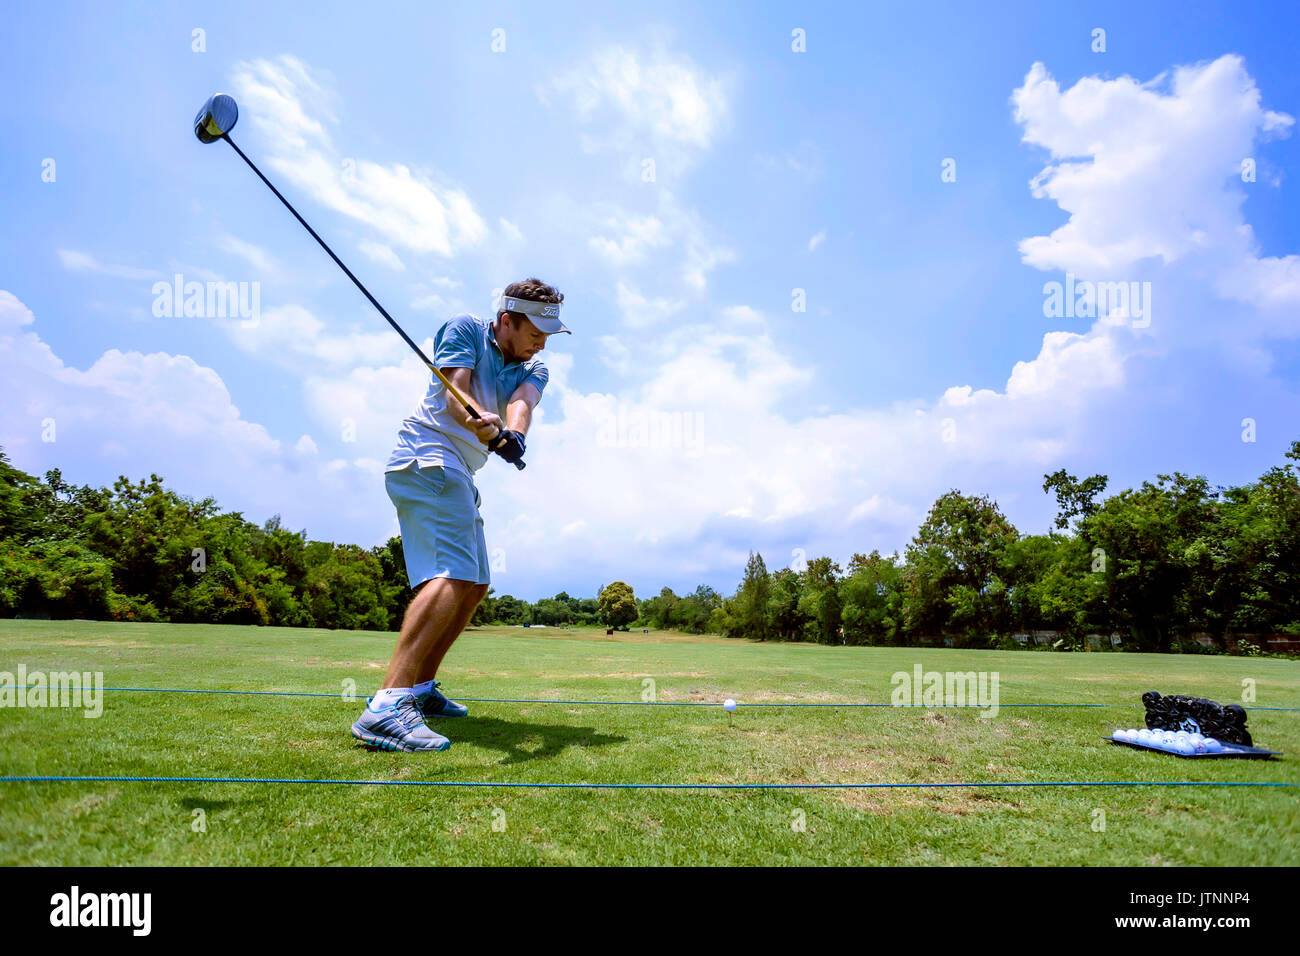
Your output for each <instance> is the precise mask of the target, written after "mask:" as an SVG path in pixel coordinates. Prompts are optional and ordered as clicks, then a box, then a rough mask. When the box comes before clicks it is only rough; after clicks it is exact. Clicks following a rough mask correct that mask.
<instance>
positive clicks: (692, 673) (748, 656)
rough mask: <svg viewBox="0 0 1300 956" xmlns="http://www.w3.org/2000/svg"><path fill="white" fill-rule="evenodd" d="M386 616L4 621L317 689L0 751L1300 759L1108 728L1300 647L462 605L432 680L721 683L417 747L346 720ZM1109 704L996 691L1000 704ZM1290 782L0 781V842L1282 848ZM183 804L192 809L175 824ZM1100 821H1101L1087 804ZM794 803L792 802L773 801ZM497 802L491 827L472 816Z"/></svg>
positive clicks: (610, 774) (756, 767)
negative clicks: (754, 635) (971, 693)
mask: <svg viewBox="0 0 1300 956" xmlns="http://www.w3.org/2000/svg"><path fill="white" fill-rule="evenodd" d="M393 640H394V636H393V635H390V634H376V633H369V632H338V631H320V630H290V629H275V628H253V627H226V626H217V625H165V624H106V623H91V622H67V621H58V622H49V621H45V622H41V621H0V670H4V671H10V672H14V671H16V670H17V668H18V665H19V664H25V665H26V667H27V669H28V670H29V671H32V670H44V671H69V670H78V671H82V670H90V671H102V672H103V674H104V681H105V684H106V685H108V686H129V687H186V688H207V689H230V690H235V689H238V690H279V691H315V692H322V693H329V694H339V695H340V696H339V697H337V698H336V697H299V698H295V697H259V696H223V695H207V694H153V693H127V692H106V694H105V709H104V713H103V716H101V717H100V718H98V719H93V720H90V719H85V718H84V717H83V716H81V713H80V712H79V711H75V710H71V709H58V708H47V709H26V708H23V709H4V710H0V774H3V775H34V774H57V775H138V776H205V777H290V778H304V779H306V778H332V779H340V778H342V779H361V780H463V781H539V782H540V781H546V782H589V783H625V782H626V783H696V782H699V783H765V782H786V783H817V782H848V783H907V782H964V781H977V782H991V781H1018V780H1027V781H1050V780H1073V781H1101V780H1154V781H1161V780H1163V781H1169V780H1196V781H1287V782H1291V783H1295V782H1298V781H1300V772H1298V770H1297V759H1296V754H1297V753H1298V752H1300V713H1298V712H1281V711H1264V710H1255V711H1252V712H1251V715H1250V728H1251V730H1252V732H1253V733H1254V735H1255V737H1256V740H1257V741H1258V742H1259V743H1261V744H1263V745H1265V746H1268V747H1270V748H1272V749H1274V750H1282V751H1286V752H1287V753H1288V756H1286V757H1284V758H1283V759H1281V760H1276V761H1270V762H1263V761H1246V760H1181V759H1178V758H1176V757H1173V756H1167V755H1162V754H1156V753H1143V752H1137V751H1133V750H1130V749H1128V748H1122V747H1115V746H1112V745H1110V744H1107V743H1106V742H1104V741H1103V740H1101V737H1102V736H1103V735H1104V734H1107V733H1109V732H1110V731H1111V730H1112V729H1113V728H1115V727H1130V726H1139V725H1141V723H1142V708H1141V703H1140V700H1139V697H1140V695H1141V693H1142V692H1143V691H1145V690H1149V689H1156V690H1159V691H1161V692H1162V693H1191V694H1196V695H1199V696H1206V697H1213V698H1215V699H1217V700H1221V701H1225V702H1230V701H1236V700H1239V699H1240V697H1241V689H1242V680H1243V679H1244V678H1250V679H1253V680H1254V681H1255V682H1256V693H1257V697H1258V699H1257V701H1256V706H1259V707H1268V706H1271V707H1296V706H1300V681H1298V680H1297V678H1298V677H1300V663H1297V662H1294V661H1286V660H1276V659H1250V658H1228V657H1208V656H1157V655H1139V654H1099V653H1093V654H1052V653H1041V652H1039V653H1034V652H987V651H986V652H979V651H960V650H943V649H913V648H843V647H841V648H829V647H816V646H804V645H781V644H774V645H760V644H750V643H740V642H735V641H724V640H719V639H709V638H690V637H685V636H683V635H678V634H671V633H653V634H650V635H643V634H641V633H637V632H634V633H631V634H626V635H623V634H620V635H618V636H617V637H616V638H610V637H606V636H605V634H604V631H603V630H579V629H575V630H574V631H571V632H565V631H557V630H547V631H536V630H530V631H523V630H521V629H518V628H504V627H494V628H481V629H476V630H471V631H469V632H467V633H466V634H465V635H464V636H463V637H462V638H461V640H460V641H459V642H458V643H457V644H456V646H455V647H454V648H453V649H452V652H451V653H450V655H449V656H448V658H447V661H446V663H445V665H444V669H443V674H442V679H443V680H444V682H445V687H444V689H445V690H448V691H449V692H450V693H451V696H453V697H460V698H464V697H528V698H538V697H540V698H551V699H560V698H564V699H599V700H624V701H633V700H639V699H640V698H641V695H642V688H643V683H642V682H643V680H644V679H646V678H650V679H652V680H654V681H655V684H656V686H657V692H658V699H659V700H660V701H684V700H710V701H719V700H721V699H723V698H724V697H727V696H732V697H735V698H737V699H738V700H739V701H740V702H741V705H742V706H741V709H740V710H739V711H737V713H736V716H735V724H734V726H732V727H729V726H728V723H727V717H726V714H725V713H724V712H723V711H722V710H721V708H712V707H709V708H696V707H636V706H628V707H604V706H592V705H568V704H519V703H471V704H470V708H471V715H470V717H469V718H467V719H465V720H460V721H443V722H440V723H439V724H437V725H436V726H437V727H438V729H440V730H441V731H443V732H445V733H446V734H447V735H448V736H449V737H451V739H452V741H453V745H452V747H451V749H450V750H448V751H446V752H444V753H439V754H386V753H378V752H372V751H369V750H367V749H365V748H363V747H361V746H360V745H358V744H356V742H355V741H354V740H353V739H352V738H351V737H350V736H349V734H348V727H349V725H350V724H351V722H352V721H353V720H354V719H355V717H356V715H357V713H358V712H359V708H360V706H361V704H360V702H350V701H347V700H344V699H342V696H341V695H342V693H343V688H344V686H345V683H344V682H345V681H354V682H355V686H356V688H357V691H358V693H360V694H364V693H365V692H367V691H370V690H372V689H373V688H374V687H375V686H376V685H377V684H378V681H379V678H380V676H381V675H382V673H383V667H384V664H385V662H386V660H387V657H388V654H389V652H390V651H391V649H392V645H393ZM918 663H919V664H921V665H922V666H923V667H924V668H925V669H926V670H939V671H967V670H977V671H997V672H998V673H999V674H1000V679H1001V702H1002V705H1003V709H1002V710H1001V712H1000V713H999V715H998V716H997V717H996V718H995V719H992V720H985V719H981V718H980V717H979V716H978V715H977V713H976V712H975V711H974V710H951V709H925V708H909V709H902V708H886V709H861V708H859V709H829V708H827V709H822V708H751V709H746V708H745V707H744V706H743V705H744V704H745V702H747V701H748V702H757V701H803V702H843V701H872V702H880V703H885V702H888V700H889V695H890V691H891V690H892V686H891V684H890V676H891V675H892V674H893V673H895V672H897V671H908V672H910V671H911V669H912V667H913V665H914V664H918ZM1034 702H1040V703H1058V702H1075V703H1098V704H1105V705H1111V706H1108V707H1107V708H1106V709H1060V710H1053V709H1036V710H1017V709H1010V708H1008V707H1007V706H1006V705H1008V704H1013V703H1034ZM1297 797H1300V789H1293V788H1267V789H1265V788H1219V787H1216V788H1190V787H1189V788H1172V787H1171V788H1149V787H1148V788H1082V787H1070V788H1019V789H1001V788H994V787H982V788H980V787H976V788H968V789H949V790H926V789H917V790H863V789H859V790H799V791H790V790H752V791H653V790H651V791H591V790H526V789H508V790H507V789H472V788H453V787H366V786H306V785H285V784H197V783H124V782H112V783H0V864H7V865H13V864H22V865H40V864H74V865H80V864H299V865H301V864H399V863H424V864H440V865H445V864H451V865H466V864H777V865H791V864H863V863H870V864H875V863H881V864H903V865H906V864H1084V865H1129V864H1134V865H1165V864H1174V865H1295V864H1296V863H1300V839H1297V836H1298V835H1300V834H1298V831H1300V827H1298V826H1297V821H1298V819H1300V809H1298V808H1300V802H1298V801H1297ZM197 810H201V811H202V816H203V818H204V820H205V823H206V832H195V830H194V829H193V822H194V821H195V819H196V814H195V811H197ZM1098 810H1100V811H1104V813H1105V830H1104V832H1097V831H1095V830H1094V829H1093V823H1094V820H1095V819H1096V818H1097V817H1096V811H1098ZM800 818H802V819H803V820H804V821H805V828H804V829H803V830H802V831H799V830H797V829H796V828H795V827H794V826H793V825H792V824H793V823H794V822H795V821H796V820H797V819H800ZM494 819H495V820H498V821H501V820H504V823H505V829H504V830H500V829H495V830H494V829H493V822H494Z"/></svg>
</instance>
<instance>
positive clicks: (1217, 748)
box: [1205, 737, 1223, 754]
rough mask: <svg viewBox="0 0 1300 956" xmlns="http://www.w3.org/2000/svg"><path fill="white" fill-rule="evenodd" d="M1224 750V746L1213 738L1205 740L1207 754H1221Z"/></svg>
mask: <svg viewBox="0 0 1300 956" xmlns="http://www.w3.org/2000/svg"><path fill="white" fill-rule="evenodd" d="M1222 750H1223V744H1221V743H1219V741H1217V740H1215V739H1214V738H1213V737H1206V738H1205V752H1206V753H1212V754H1217V753H1220V752H1221V751H1222Z"/></svg>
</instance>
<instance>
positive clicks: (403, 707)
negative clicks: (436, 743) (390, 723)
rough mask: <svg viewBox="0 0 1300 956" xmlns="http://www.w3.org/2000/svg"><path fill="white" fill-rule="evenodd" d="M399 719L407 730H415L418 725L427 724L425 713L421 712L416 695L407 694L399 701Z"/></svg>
mask: <svg viewBox="0 0 1300 956" xmlns="http://www.w3.org/2000/svg"><path fill="white" fill-rule="evenodd" d="M396 706H397V719H398V720H400V721H401V722H402V726H403V727H405V728H406V729H407V730H415V729H416V728H417V727H423V726H425V723H424V715H423V714H421V713H420V708H419V707H418V706H417V705H416V700H415V695H413V694H407V695H406V696H405V697H403V698H402V699H401V700H399V701H398V702H397V705H396Z"/></svg>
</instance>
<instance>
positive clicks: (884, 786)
mask: <svg viewBox="0 0 1300 956" xmlns="http://www.w3.org/2000/svg"><path fill="white" fill-rule="evenodd" d="M0 783H303V784H325V785H355V786H369V787H495V788H513V789H519V790H943V789H958V788H980V787H1002V788H1008V787H1297V786H1300V783H1286V782H1277V781H1257V780H1044V781H1014V782H1007V781H994V782H985V783H526V782H504V783H503V782H495V781H479V780H310V779H301V778H293V777H280V778H276V777H54V776H42V777H0Z"/></svg>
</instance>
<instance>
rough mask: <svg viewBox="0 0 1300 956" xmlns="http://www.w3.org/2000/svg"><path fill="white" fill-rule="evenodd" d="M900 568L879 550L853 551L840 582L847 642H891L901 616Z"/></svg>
mask: <svg viewBox="0 0 1300 956" xmlns="http://www.w3.org/2000/svg"><path fill="white" fill-rule="evenodd" d="M902 585H903V571H902V568H900V567H899V566H898V563H897V562H896V561H895V560H894V558H893V556H892V555H891V556H890V557H881V554H880V552H879V551H872V552H871V554H869V555H861V554H855V555H853V557H852V558H850V559H849V564H848V567H847V568H846V569H845V576H844V578H843V580H841V581H840V602H841V605H842V611H841V620H842V621H843V622H844V642H845V643H846V644H894V643H897V642H898V640H899V638H900V636H901V635H900V624H901V622H902V616H903V590H902Z"/></svg>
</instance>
